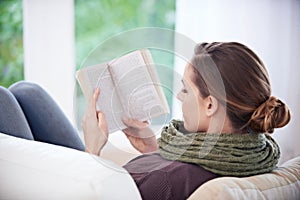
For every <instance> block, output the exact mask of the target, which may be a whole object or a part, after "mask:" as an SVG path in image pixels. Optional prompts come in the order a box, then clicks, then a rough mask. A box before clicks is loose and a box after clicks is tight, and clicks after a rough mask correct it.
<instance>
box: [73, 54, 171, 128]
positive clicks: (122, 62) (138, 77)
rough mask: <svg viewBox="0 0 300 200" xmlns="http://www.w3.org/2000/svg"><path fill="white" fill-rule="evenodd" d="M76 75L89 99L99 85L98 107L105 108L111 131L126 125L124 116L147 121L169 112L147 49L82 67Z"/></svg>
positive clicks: (103, 109)
mask: <svg viewBox="0 0 300 200" xmlns="http://www.w3.org/2000/svg"><path fill="white" fill-rule="evenodd" d="M76 78H77V80H78V82H79V85H80V87H81V89H82V91H83V94H84V96H85V97H86V99H87V100H89V99H90V98H91V97H92V95H93V91H94V90H95V89H96V88H97V87H99V88H100V97H99V98H98V101H97V109H98V110H101V111H102V112H104V114H105V117H106V120H107V125H108V130H109V133H112V132H115V131H117V130H120V129H123V128H126V126H125V125H124V124H123V123H122V120H121V119H122V117H127V118H133V119H137V120H140V121H145V120H150V119H152V118H155V117H158V116H161V115H164V114H168V113H169V107H168V103H167V101H166V97H165V95H164V93H163V90H162V87H161V84H160V82H159V79H158V75H157V72H156V69H155V66H154V62H153V60H152V56H151V53H150V51H149V50H148V49H143V50H137V51H134V52H131V53H128V54H126V55H123V56H121V57H119V58H116V59H114V60H112V61H109V62H107V63H101V64H98V65H94V66H89V67H85V68H82V69H80V70H78V71H77V73H76Z"/></svg>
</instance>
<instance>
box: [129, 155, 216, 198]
mask: <svg viewBox="0 0 300 200" xmlns="http://www.w3.org/2000/svg"><path fill="white" fill-rule="evenodd" d="M124 168H125V169H126V170H127V171H128V172H129V173H130V175H131V176H132V178H133V179H134V181H135V183H136V185H137V187H138V188H139V191H140V193H141V195H142V198H143V199H144V200H147V199H150V200H164V199H172V200H177V199H178V200H179V199H180V200H181V199H187V198H188V197H189V196H190V195H191V194H192V193H193V192H194V191H195V190H196V189H197V188H198V187H199V186H200V185H202V184H203V183H205V182H206V181H209V180H211V179H214V178H217V177H218V175H216V174H214V173H212V172H209V171H207V170H205V169H203V168H202V167H200V166H198V165H195V164H189V163H184V162H178V161H169V160H166V159H164V158H162V157H161V156H160V155H159V154H158V153H154V154H145V155H142V156H139V157H137V158H134V159H133V160H131V161H130V162H128V163H127V164H126V165H125V166H124Z"/></svg>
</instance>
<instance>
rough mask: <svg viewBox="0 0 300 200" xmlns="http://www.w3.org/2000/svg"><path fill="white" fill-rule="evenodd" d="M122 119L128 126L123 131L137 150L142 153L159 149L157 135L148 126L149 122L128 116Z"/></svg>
mask: <svg viewBox="0 0 300 200" xmlns="http://www.w3.org/2000/svg"><path fill="white" fill-rule="evenodd" d="M122 121H123V123H124V124H125V125H126V126H127V128H126V129H123V130H122V131H123V132H124V133H125V135H126V136H127V138H128V139H129V141H130V143H131V145H132V146H133V147H134V148H135V149H136V150H138V151H139V152H141V153H150V152H154V151H156V150H157V149H158V145H157V141H156V137H155V135H154V133H153V131H152V130H151V129H150V128H149V127H148V125H149V124H148V122H141V121H137V120H134V119H126V118H123V119H122Z"/></svg>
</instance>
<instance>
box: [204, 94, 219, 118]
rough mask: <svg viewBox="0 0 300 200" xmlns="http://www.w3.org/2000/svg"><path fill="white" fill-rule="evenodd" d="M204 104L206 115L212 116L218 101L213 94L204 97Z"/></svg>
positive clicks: (216, 108)
mask: <svg viewBox="0 0 300 200" xmlns="http://www.w3.org/2000/svg"><path fill="white" fill-rule="evenodd" d="M205 101H206V102H205V104H206V115H207V116H208V117H212V116H213V115H214V114H215V113H216V112H217V110H218V107H219V101H218V100H217V99H216V98H215V97H213V96H208V97H206V99H205Z"/></svg>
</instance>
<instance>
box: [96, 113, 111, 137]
mask: <svg viewBox="0 0 300 200" xmlns="http://www.w3.org/2000/svg"><path fill="white" fill-rule="evenodd" d="M97 117H98V125H99V127H101V129H102V130H103V131H104V132H105V133H108V128H107V122H106V119H105V115H104V113H103V112H101V111H98V112H97Z"/></svg>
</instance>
